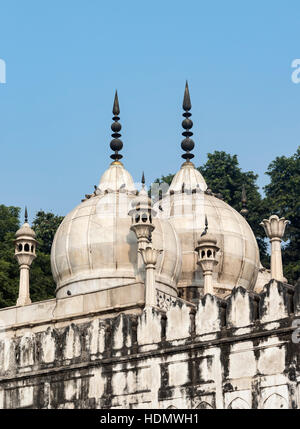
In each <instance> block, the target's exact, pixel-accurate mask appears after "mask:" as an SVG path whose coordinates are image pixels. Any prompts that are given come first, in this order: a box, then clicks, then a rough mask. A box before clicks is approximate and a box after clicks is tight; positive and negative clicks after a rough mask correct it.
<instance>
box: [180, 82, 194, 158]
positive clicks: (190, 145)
mask: <svg viewBox="0 0 300 429" xmlns="http://www.w3.org/2000/svg"><path fill="white" fill-rule="evenodd" d="M182 107H183V110H185V112H184V113H183V114H182V116H183V117H184V120H183V121H182V127H183V128H184V130H185V131H184V132H183V133H182V135H183V136H184V137H185V138H184V139H183V140H182V142H181V148H182V150H184V151H185V152H186V153H184V154H183V155H181V156H182V158H183V159H185V160H186V161H187V162H189V161H190V160H191V159H192V158H194V155H193V154H192V153H190V151H191V150H193V149H194V146H195V143H194V141H193V140H192V139H191V138H190V137H191V136H192V135H193V133H192V132H191V131H190V129H191V128H192V127H193V121H192V120H191V119H189V118H190V116H192V114H191V113H190V112H189V110H191V108H192V104H191V97H190V92H189V86H188V83H187V81H186V84H185V90H184V96H183V103H182Z"/></svg>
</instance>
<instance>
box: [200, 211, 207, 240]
mask: <svg viewBox="0 0 300 429" xmlns="http://www.w3.org/2000/svg"><path fill="white" fill-rule="evenodd" d="M207 230H208V220H207V215H205V228H204V231H203V232H202V234H201V235H200V237H203V236H204V235H206V234H207Z"/></svg>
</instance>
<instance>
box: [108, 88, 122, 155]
mask: <svg viewBox="0 0 300 429" xmlns="http://www.w3.org/2000/svg"><path fill="white" fill-rule="evenodd" d="M112 112H113V115H114V116H113V120H114V122H113V123H112V125H111V129H112V131H113V133H112V135H111V136H112V137H113V139H112V141H111V142H110V148H111V149H112V150H113V151H114V152H115V153H114V154H113V155H111V156H110V157H111V159H113V160H114V162H118V161H119V160H120V159H121V158H123V156H122V155H120V154H119V151H120V150H121V149H122V147H123V143H122V141H121V140H120V138H119V137H121V134H120V133H119V132H120V131H121V128H122V127H121V124H120V123H119V120H120V118H119V116H118V115H119V114H120V107H119V98H118V92H117V91H116V93H115V99H114V105H113V110H112Z"/></svg>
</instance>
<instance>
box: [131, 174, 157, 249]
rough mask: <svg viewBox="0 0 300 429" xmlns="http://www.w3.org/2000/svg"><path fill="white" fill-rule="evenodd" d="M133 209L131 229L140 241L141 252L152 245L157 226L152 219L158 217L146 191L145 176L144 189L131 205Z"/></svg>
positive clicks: (143, 178) (143, 180) (143, 179)
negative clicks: (152, 235) (152, 236)
mask: <svg viewBox="0 0 300 429" xmlns="http://www.w3.org/2000/svg"><path fill="white" fill-rule="evenodd" d="M131 205H132V209H131V210H130V211H129V213H128V214H129V216H131V219H132V225H131V227H130V229H131V230H132V231H134V233H135V235H136V237H137V239H138V247H139V250H141V249H146V247H147V246H148V245H149V244H151V242H152V238H151V234H152V232H153V231H154V228H155V226H154V225H153V223H152V218H153V217H154V216H156V211H155V210H154V209H153V208H152V201H151V199H150V198H149V196H148V194H147V191H146V189H145V176H144V173H143V176H142V189H141V190H140V192H139V195H138V196H137V197H136V198H135V199H134V200H133V201H132V203H131Z"/></svg>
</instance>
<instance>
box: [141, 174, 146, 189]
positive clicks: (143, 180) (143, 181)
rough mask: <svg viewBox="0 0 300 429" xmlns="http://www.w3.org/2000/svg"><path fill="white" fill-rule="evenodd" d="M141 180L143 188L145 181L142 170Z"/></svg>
mask: <svg viewBox="0 0 300 429" xmlns="http://www.w3.org/2000/svg"><path fill="white" fill-rule="evenodd" d="M141 182H142V185H143V188H144V187H145V183H146V181H145V174H144V172H143V174H142V180H141Z"/></svg>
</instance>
